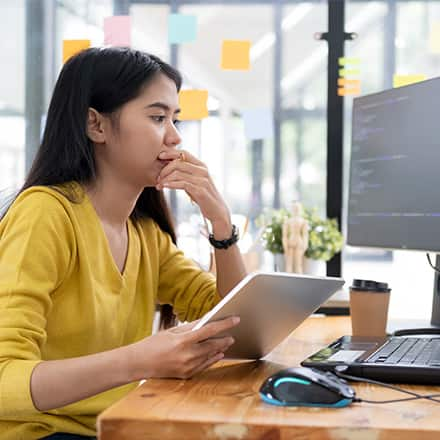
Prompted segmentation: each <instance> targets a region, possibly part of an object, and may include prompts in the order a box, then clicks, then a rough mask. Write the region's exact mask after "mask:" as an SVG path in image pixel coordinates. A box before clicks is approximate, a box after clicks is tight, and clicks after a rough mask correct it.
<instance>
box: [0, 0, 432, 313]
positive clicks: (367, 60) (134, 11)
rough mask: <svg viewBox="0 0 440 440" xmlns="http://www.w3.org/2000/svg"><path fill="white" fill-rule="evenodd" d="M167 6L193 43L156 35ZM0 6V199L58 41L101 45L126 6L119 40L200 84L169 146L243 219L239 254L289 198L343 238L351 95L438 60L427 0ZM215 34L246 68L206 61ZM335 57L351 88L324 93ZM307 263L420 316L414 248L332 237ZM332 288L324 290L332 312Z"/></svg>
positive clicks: (41, 111) (189, 216) (180, 208)
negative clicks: (327, 255) (256, 127)
mask: <svg viewBox="0 0 440 440" xmlns="http://www.w3.org/2000/svg"><path fill="white" fill-rule="evenodd" d="M172 13H179V14H188V15H193V16H196V17H197V38H196V39H195V41H193V42H190V43H182V44H170V43H169V41H168V18H169V15H170V14H172ZM0 15H1V17H2V26H1V27H0V36H1V46H2V51H1V52H2V59H3V62H2V70H1V73H0V75H1V77H2V81H0V189H1V197H2V198H6V197H7V196H8V195H9V194H11V193H13V192H14V190H16V189H18V188H19V187H20V185H21V183H22V182H23V179H24V176H25V173H26V171H27V170H28V169H29V167H30V164H31V162H32V159H33V157H34V154H35V150H36V148H37V145H38V140H39V138H40V135H41V132H42V128H43V127H44V121H45V112H46V109H47V107H48V103H49V99H50V95H51V91H52V88H53V86H54V83H55V80H56V77H57V75H58V73H59V71H60V69H61V67H62V42H63V40H68V39H90V41H91V45H92V46H101V45H102V44H103V41H104V29H103V22H104V19H105V18H106V17H109V16H113V15H129V16H130V17H131V26H132V28H131V47H133V48H136V49H140V50H144V51H147V52H151V53H154V54H156V55H158V56H160V57H162V58H163V59H164V60H166V61H168V62H170V63H171V64H173V65H175V66H177V67H178V68H179V69H180V71H181V72H182V73H183V77H184V88H194V89H206V90H208V93H209V99H208V110H209V116H208V117H206V118H204V119H202V120H195V121H185V122H184V123H182V125H181V126H180V127H181V131H182V135H183V143H182V145H183V147H184V148H185V149H187V150H188V151H191V152H193V153H194V154H195V155H197V156H198V157H199V158H201V160H203V161H204V162H205V163H206V164H207V166H208V168H209V170H210V172H211V175H212V176H213V178H214V180H215V182H216V184H217V185H218V188H219V190H220V191H221V193H222V194H223V195H224V197H225V199H226V201H227V202H228V204H229V206H230V208H231V211H232V213H233V215H234V219H235V221H236V222H237V223H238V224H239V226H241V229H243V227H244V226H245V225H246V224H247V226H246V231H245V234H244V235H243V236H242V239H241V241H240V246H241V249H242V251H243V252H246V251H247V250H248V249H249V248H250V247H251V246H253V245H255V244H256V243H257V244H258V240H259V226H258V220H257V219H258V217H259V216H260V215H261V214H262V213H263V212H265V211H266V210H269V209H280V208H286V209H289V207H290V205H291V203H292V201H293V200H299V201H301V202H302V203H303V205H304V206H307V207H310V208H316V209H317V211H318V212H319V213H320V214H321V215H328V216H330V217H336V218H338V220H339V222H340V226H341V229H342V232H343V234H344V236H345V235H346V223H347V222H346V218H347V187H348V186H347V182H348V163H349V156H350V149H351V110H352V103H353V98H354V97H356V96H360V95H365V94H370V93H375V92H379V91H381V90H384V89H388V88H392V87H393V78H394V76H395V75H422V76H423V77H425V78H433V77H435V76H437V75H438V67H439V64H440V53H439V51H438V48H437V47H436V38H437V39H440V36H439V35H437V37H436V33H437V34H438V28H439V23H440V1H434V0H431V1H406V0H380V1H362V0H347V1H343V0H328V1H324V0H309V1H297V0H285V1H274V0H254V1H253V0H223V1H221V0H219V1H216V0H198V1H194V0H170V1H168V0H132V1H130V0H16V1H13V2H12V1H4V0H3V1H1V2H0ZM341 32H342V35H343V38H345V41H342V42H341V41H340V36H341ZM228 39H232V40H247V41H250V42H251V48H250V63H251V67H250V69H249V70H248V71H227V70H222V69H221V68H220V65H219V56H220V55H219V54H220V45H221V42H222V41H223V40H228ZM438 44H439V43H437V45H438ZM340 57H346V58H350V59H356V60H357V63H358V64H357V65H356V70H357V71H358V72H357V74H355V78H356V80H359V81H360V90H359V91H358V92H357V93H355V94H348V95H346V96H339V95H338V93H337V88H338V87H337V84H336V81H337V76H338V71H339V69H340V66H338V65H337V61H338V59H339V58H340ZM249 109H269V110H270V112H271V114H272V116H273V132H272V133H271V135H270V136H268V137H267V138H264V139H249V137H248V136H247V135H246V130H245V126H244V121H243V113H244V111H246V110H249ZM167 196H168V199H169V202H170V205H171V207H172V210H173V213H174V216H175V219H176V224H177V226H178V237H179V238H178V239H179V245H180V247H181V248H182V249H183V250H184V251H185V252H186V254H187V255H189V256H191V257H192V258H194V259H195V260H197V261H198V262H200V264H201V265H202V266H203V267H206V268H208V266H209V261H210V246H209V244H208V242H207V241H206V239H205V237H203V236H202V235H201V234H200V227H201V225H202V218H201V215H200V212H199V211H198V209H197V207H196V206H194V205H193V204H191V203H190V201H189V200H188V198H187V197H186V196H185V194H180V193H174V192H171V193H168V194H167ZM257 248H258V249H259V251H260V252H261V260H260V268H261V269H262V270H269V271H270V270H273V268H274V261H273V256H272V255H271V254H270V253H269V252H267V251H264V249H263V248H262V247H261V245H260V246H257ZM319 270H320V271H321V272H320V273H319V274H320V275H325V274H326V273H327V274H329V275H337V276H339V275H340V276H342V277H343V278H344V279H345V280H346V282H347V284H346V285H347V286H348V285H349V283H350V282H351V280H352V279H353V278H366V279H375V280H379V281H384V282H387V283H389V285H390V287H391V288H392V295H391V302H390V310H389V316H390V318H408V317H412V318H421V319H423V318H427V317H428V316H429V315H430V310H431V302H432V288H433V279H434V273H433V270H432V268H431V267H430V266H429V265H428V264H427V261H426V256H425V254H424V253H422V252H417V251H403V250H390V249H380V248H375V249H369V248H356V247H352V246H344V248H343V251H342V253H341V255H339V256H337V257H336V258H335V259H333V260H331V261H330V262H328V263H327V265H325V264H322V265H321V268H320V269H319ZM346 293H347V292H346V291H345V292H341V293H340V295H339V296H338V299H340V304H341V308H344V307H345V310H346V305H347V303H346V300H347V298H348V296H347V295H346Z"/></svg>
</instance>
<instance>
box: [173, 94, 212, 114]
mask: <svg viewBox="0 0 440 440" xmlns="http://www.w3.org/2000/svg"><path fill="white" fill-rule="evenodd" d="M179 106H180V113H179V116H178V118H179V119H180V120H181V121H189V120H196V119H203V118H206V117H207V116H208V91H207V90H181V91H180V92H179Z"/></svg>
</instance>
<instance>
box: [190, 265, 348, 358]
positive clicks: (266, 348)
mask: <svg viewBox="0 0 440 440" xmlns="http://www.w3.org/2000/svg"><path fill="white" fill-rule="evenodd" d="M343 284H344V280H343V279H342V278H333V277H315V276H310V275H298V274H290V273H284V272H275V273H262V272H254V273H251V274H249V275H247V276H246V277H245V278H244V279H243V280H242V281H241V282H240V283H238V284H237V285H236V286H235V287H234V288H233V289H232V290H231V291H230V292H229V293H228V294H227V295H226V296H225V297H224V298H223V299H222V300H221V301H220V302H219V303H218V304H217V305H216V306H215V307H214V308H213V309H212V310H210V311H209V312H208V313H206V314H205V315H204V316H203V318H202V319H201V320H200V321H199V322H198V323H197V325H196V326H194V328H193V330H197V329H199V328H200V327H202V326H203V325H205V324H206V323H208V322H210V321H216V320H218V319H222V318H226V317H228V316H239V317H240V323H239V324H238V326H237V327H234V328H233V329H231V330H230V331H228V332H227V334H229V335H231V336H233V337H234V339H235V343H234V344H233V345H232V346H231V347H230V348H229V349H228V350H227V351H226V352H225V356H226V357H229V358H239V359H259V358H261V357H263V356H265V355H266V354H268V353H269V352H270V351H271V350H272V349H273V348H275V346H276V345H278V344H279V343H280V342H281V341H282V340H283V339H284V338H286V337H287V336H288V335H289V334H290V333H291V332H292V331H293V330H294V329H295V328H296V327H298V326H299V324H301V323H302V322H303V321H304V320H305V319H306V318H307V317H308V316H310V315H311V314H312V313H313V312H314V311H315V310H316V309H318V308H319V306H320V305H321V304H322V303H324V302H325V301H326V300H327V299H328V298H330V296H331V295H333V294H334V293H335V292H336V291H337V290H339V289H340V288H341V287H342V285H343Z"/></svg>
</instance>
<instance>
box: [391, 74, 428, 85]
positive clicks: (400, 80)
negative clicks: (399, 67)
mask: <svg viewBox="0 0 440 440" xmlns="http://www.w3.org/2000/svg"><path fill="white" fill-rule="evenodd" d="M425 79H426V75H422V74H417V75H394V76H393V87H402V86H407V85H408V84H414V83H417V82H420V81H424V80H425Z"/></svg>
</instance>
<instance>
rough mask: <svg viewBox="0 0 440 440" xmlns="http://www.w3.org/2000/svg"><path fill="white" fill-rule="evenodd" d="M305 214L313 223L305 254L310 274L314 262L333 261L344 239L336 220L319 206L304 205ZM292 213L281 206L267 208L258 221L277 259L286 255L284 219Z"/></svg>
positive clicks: (266, 245) (265, 239) (265, 241)
mask: <svg viewBox="0 0 440 440" xmlns="http://www.w3.org/2000/svg"><path fill="white" fill-rule="evenodd" d="M303 215H304V218H305V219H306V220H307V222H308V224H309V243H308V247H307V250H306V252H305V255H304V256H305V258H306V262H305V263H306V264H305V267H306V272H309V273H310V271H312V272H313V269H309V270H307V267H310V265H311V263H310V261H312V262H313V261H323V262H325V261H328V260H330V259H331V258H332V257H333V256H334V255H335V254H337V253H338V252H340V251H341V249H342V246H343V243H344V240H343V237H342V234H341V232H340V231H339V229H338V222H337V220H336V219H328V218H322V217H320V215H319V214H318V211H317V209H316V208H313V209H311V208H304V209H303ZM290 216H291V214H290V212H289V211H287V210H286V209H279V210H270V211H267V212H265V213H264V214H262V215H261V216H260V217H259V219H258V222H257V223H258V224H259V226H261V227H262V228H263V232H262V235H261V238H262V241H263V244H264V247H265V249H267V250H268V251H270V252H271V253H272V254H274V258H275V260H277V259H278V260H279V259H280V258H282V254H283V253H284V250H283V243H282V228H283V223H284V221H285V220H286V218H289V217H290ZM308 260H309V261H308ZM312 265H313V264H312ZM278 268H282V265H281V264H278Z"/></svg>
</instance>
